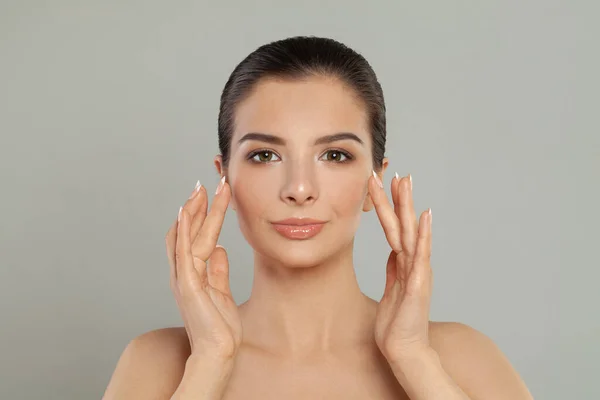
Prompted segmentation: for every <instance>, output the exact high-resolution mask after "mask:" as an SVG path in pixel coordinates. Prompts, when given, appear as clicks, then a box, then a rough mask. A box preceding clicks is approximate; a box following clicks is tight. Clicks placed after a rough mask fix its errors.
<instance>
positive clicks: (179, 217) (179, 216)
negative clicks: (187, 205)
mask: <svg viewBox="0 0 600 400" xmlns="http://www.w3.org/2000/svg"><path fill="white" fill-rule="evenodd" d="M181 210H183V207H179V213H178V214H177V222H179V220H180V219H181Z"/></svg>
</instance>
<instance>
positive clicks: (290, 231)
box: [273, 223, 325, 239]
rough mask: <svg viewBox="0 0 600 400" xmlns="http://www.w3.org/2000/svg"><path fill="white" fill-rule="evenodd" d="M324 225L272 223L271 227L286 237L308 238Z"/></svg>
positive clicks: (319, 230)
mask: <svg viewBox="0 0 600 400" xmlns="http://www.w3.org/2000/svg"><path fill="white" fill-rule="evenodd" d="M324 225H325V224H324V223H323V224H312V225H282V224H273V227H274V228H275V230H276V231H277V232H279V233H280V234H281V235H282V236H284V237H286V238H288V239H310V238H311V237H313V236H316V235H317V234H318V233H319V232H321V229H323V226H324Z"/></svg>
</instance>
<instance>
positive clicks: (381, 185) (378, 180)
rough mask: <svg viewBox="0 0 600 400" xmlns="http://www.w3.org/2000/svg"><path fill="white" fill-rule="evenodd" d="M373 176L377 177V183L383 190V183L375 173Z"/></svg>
mask: <svg viewBox="0 0 600 400" xmlns="http://www.w3.org/2000/svg"><path fill="white" fill-rule="evenodd" d="M373 176H374V177H375V182H377V185H378V186H379V187H380V188H382V189H383V183H382V182H381V179H379V177H378V176H377V174H376V173H375V171H373Z"/></svg>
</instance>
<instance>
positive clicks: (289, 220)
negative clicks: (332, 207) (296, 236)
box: [273, 218, 325, 226]
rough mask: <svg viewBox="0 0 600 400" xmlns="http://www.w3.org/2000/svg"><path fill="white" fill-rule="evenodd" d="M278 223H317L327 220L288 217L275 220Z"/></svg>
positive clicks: (299, 224)
mask: <svg viewBox="0 0 600 400" xmlns="http://www.w3.org/2000/svg"><path fill="white" fill-rule="evenodd" d="M273 223H274V224H277V225H298V226H301V225H315V224H324V223H325V221H321V220H318V219H313V218H286V219H282V220H280V221H275V222H273Z"/></svg>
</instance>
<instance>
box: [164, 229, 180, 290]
mask: <svg viewBox="0 0 600 400" xmlns="http://www.w3.org/2000/svg"><path fill="white" fill-rule="evenodd" d="M176 242H177V219H175V222H174V223H173V224H172V225H171V227H170V228H169V230H168V231H167V235H166V236H165V247H166V248H167V259H168V260H169V279H170V280H171V285H174V284H175V282H176V281H177V269H176V268H175V244H176Z"/></svg>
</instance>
